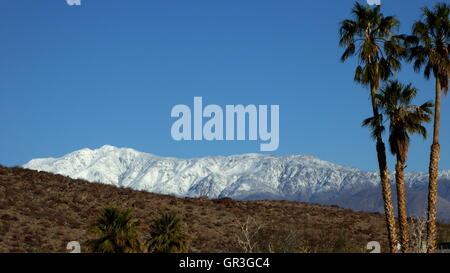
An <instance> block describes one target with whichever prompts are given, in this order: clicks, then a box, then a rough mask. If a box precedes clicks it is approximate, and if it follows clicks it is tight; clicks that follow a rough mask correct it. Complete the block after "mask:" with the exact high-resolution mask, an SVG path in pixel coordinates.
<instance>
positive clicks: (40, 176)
mask: <svg viewBox="0 0 450 273" xmlns="http://www.w3.org/2000/svg"><path fill="white" fill-rule="evenodd" d="M108 205H112V206H117V207H121V208H132V209H133V210H134V216H135V218H136V219H139V221H140V223H141V224H140V229H139V232H140V234H141V237H142V239H145V236H146V235H147V234H148V233H149V227H148V225H149V223H150V221H151V219H154V218H156V217H157V216H158V214H159V212H160V211H170V212H175V213H178V214H180V215H181V216H182V217H183V220H184V221H185V223H186V225H187V229H188V232H189V234H190V235H191V237H192V243H191V251H192V252H241V251H242V248H241V247H240V246H239V243H238V239H237V236H239V235H241V234H242V232H241V228H240V224H241V223H243V222H245V220H246V219H247V217H248V216H252V217H253V218H254V219H255V221H256V222H257V223H259V224H262V225H263V228H262V229H261V233H260V236H259V237H258V238H255V239H254V240H255V241H256V242H258V243H259V247H258V249H257V250H256V251H279V252H282V251H288V252H296V251H299V252H300V251H308V252H349V251H352V252H362V251H365V246H366V244H367V242H369V241H379V242H380V243H381V245H382V246H385V245H386V240H385V238H386V233H385V226H384V217H383V216H382V215H380V214H377V213H365V212H355V211H351V210H347V209H342V208H338V207H326V206H319V205H314V204H305V203H298V202H287V201H234V200H231V199H228V198H225V199H215V200H209V199H207V198H175V197H173V196H167V195H159V194H152V193H148V192H143V191H134V190H131V189H125V188H117V187H114V186H109V185H104V184H99V183H91V182H87V181H84V180H75V179H70V178H67V177H65V176H62V175H54V174H50V173H47V172H37V171H32V170H27V169H22V168H17V167H16V168H6V167H1V166H0V252H67V250H66V245H67V243H68V242H69V241H79V242H80V243H81V248H82V251H83V252H88V251H89V249H88V248H87V247H85V246H86V243H87V241H88V240H89V239H91V238H92V237H91V236H92V235H91V234H90V233H88V232H87V227H88V226H89V224H90V223H91V222H92V221H93V220H94V219H95V218H96V217H97V214H98V212H99V209H101V208H104V207H105V206H108ZM269 244H270V248H269V247H268V246H269Z"/></svg>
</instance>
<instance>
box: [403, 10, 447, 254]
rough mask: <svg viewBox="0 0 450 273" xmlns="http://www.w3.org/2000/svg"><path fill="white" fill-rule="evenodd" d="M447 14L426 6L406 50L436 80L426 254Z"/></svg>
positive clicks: (432, 238) (432, 241)
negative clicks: (409, 45) (409, 46)
mask: <svg viewBox="0 0 450 273" xmlns="http://www.w3.org/2000/svg"><path fill="white" fill-rule="evenodd" d="M449 13H450V5H449V4H443V3H442V4H436V5H435V6H434V9H433V10H430V9H428V8H426V7H424V8H422V19H421V20H419V21H417V22H416V23H415V24H414V26H413V35H412V37H410V38H411V39H410V40H411V41H412V42H413V44H414V45H413V46H412V47H411V49H410V50H409V60H410V61H413V62H414V69H415V70H416V71H417V72H418V71H420V69H421V68H422V67H424V75H425V77H426V78H427V79H429V78H430V77H431V75H433V76H434V78H435V81H436V83H435V102H434V105H435V106H434V126H433V144H432V145H431V153H430V166H429V184H428V213H427V214H428V215H427V220H428V222H427V235H428V239H427V241H428V252H434V250H435V249H436V198H437V191H438V168H439V153H440V145H439V129H440V118H441V93H442V91H443V92H444V94H447V91H448V85H449V83H448V78H449V76H450V60H449V54H450V50H449V44H450V20H449Z"/></svg>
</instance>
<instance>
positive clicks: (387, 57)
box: [339, 2, 406, 252]
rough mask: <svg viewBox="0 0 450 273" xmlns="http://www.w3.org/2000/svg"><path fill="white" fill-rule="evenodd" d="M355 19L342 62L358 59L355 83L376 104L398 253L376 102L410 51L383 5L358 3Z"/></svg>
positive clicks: (344, 33) (344, 39) (345, 24)
mask: <svg viewBox="0 0 450 273" xmlns="http://www.w3.org/2000/svg"><path fill="white" fill-rule="evenodd" d="M352 14H353V17H354V20H348V19H347V20H344V21H342V22H341V24H340V40H339V45H340V46H341V47H344V48H345V51H344V53H343V54H342V57H341V61H345V60H347V59H348V58H349V57H351V56H355V55H356V56H357V57H358V62H359V65H358V66H357V68H356V71H355V76H354V80H355V81H356V82H359V83H361V84H363V85H365V86H368V87H369V88H370V97H371V102H372V112H373V119H372V125H373V128H374V129H375V130H373V136H374V138H375V139H376V142H377V143H376V150H377V157H378V165H379V170H380V180H381V187H382V194H383V200H384V211H385V216H386V224H387V229H388V236H389V247H390V250H391V252H396V251H397V234H396V227H395V217H394V208H393V206H392V193H391V184H390V181H389V171H388V167H387V161H386V148H385V145H384V142H383V139H382V132H383V130H384V128H383V125H382V123H381V120H382V118H381V115H380V113H379V109H378V105H377V102H376V94H377V91H378V89H379V88H380V82H382V81H386V80H388V79H389V77H391V76H392V75H393V73H394V72H395V71H398V70H399V69H400V63H401V62H400V58H402V57H405V56H406V55H405V54H406V50H405V48H404V47H403V46H402V44H403V42H404V38H405V37H404V36H403V35H394V33H393V32H394V31H395V30H396V29H398V26H399V22H398V21H397V20H396V19H395V18H394V17H392V16H384V15H383V14H382V13H381V10H380V6H377V7H375V8H370V7H365V6H362V5H361V4H359V3H357V2H356V3H355V6H354V8H353V10H352Z"/></svg>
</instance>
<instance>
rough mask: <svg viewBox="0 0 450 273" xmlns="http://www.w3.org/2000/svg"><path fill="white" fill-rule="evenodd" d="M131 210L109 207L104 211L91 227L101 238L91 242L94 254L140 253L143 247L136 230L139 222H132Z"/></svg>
mask: <svg viewBox="0 0 450 273" xmlns="http://www.w3.org/2000/svg"><path fill="white" fill-rule="evenodd" d="M132 217H133V215H132V211H131V210H123V211H122V210H119V209H117V208H113V207H109V208H105V209H103V210H102V211H101V212H100V214H99V217H98V219H97V220H96V221H95V222H94V223H93V224H92V225H91V227H90V228H91V231H92V232H94V233H96V234H97V235H99V238H97V239H94V240H91V241H90V243H89V244H90V247H91V249H92V251H93V252H102V253H130V252H140V251H141V246H140V242H139V239H138V236H137V232H136V228H137V226H138V225H139V223H138V222H135V221H132Z"/></svg>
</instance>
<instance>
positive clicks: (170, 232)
mask: <svg viewBox="0 0 450 273" xmlns="http://www.w3.org/2000/svg"><path fill="white" fill-rule="evenodd" d="M151 229H152V231H151V233H150V238H149V239H148V241H147V245H148V251H149V252H156V253H183V252H187V251H188V250H189V245H188V244H189V240H190V239H189V235H188V234H187V233H186V231H185V228H184V225H183V221H182V219H181V218H180V217H179V216H178V215H175V214H170V213H162V214H161V216H160V218H158V219H155V220H154V221H153V223H152V225H151Z"/></svg>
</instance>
